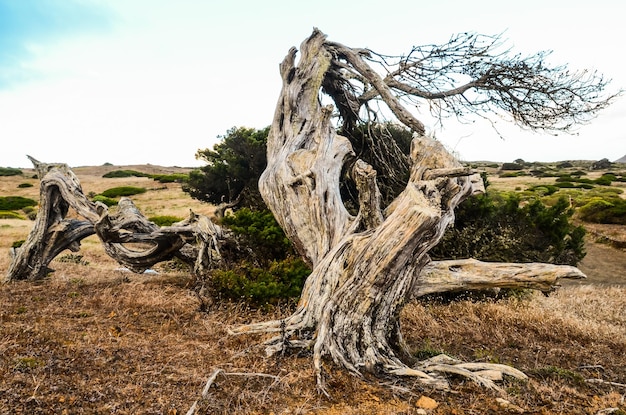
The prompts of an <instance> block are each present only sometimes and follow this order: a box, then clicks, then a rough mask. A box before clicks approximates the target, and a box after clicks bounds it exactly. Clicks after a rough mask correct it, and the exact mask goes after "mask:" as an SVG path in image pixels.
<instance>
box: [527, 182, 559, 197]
mask: <svg viewBox="0 0 626 415" xmlns="http://www.w3.org/2000/svg"><path fill="white" fill-rule="evenodd" d="M528 190H531V191H533V192H535V193H537V194H538V195H540V196H550V195H551V194H554V193H556V192H557V191H558V190H559V188H558V187H557V186H553V185H551V184H545V185H542V186H533V187H531V188H529V189H528Z"/></svg>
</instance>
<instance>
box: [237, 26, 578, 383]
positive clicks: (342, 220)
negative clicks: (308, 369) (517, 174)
mask: <svg viewBox="0 0 626 415" xmlns="http://www.w3.org/2000/svg"><path fill="white" fill-rule="evenodd" d="M362 53H364V52H362V51H358V50H352V49H350V48H347V47H345V46H343V45H340V44H337V43H330V42H328V41H327V40H326V37H325V35H324V34H322V33H321V32H319V31H317V30H315V31H314V33H313V34H312V35H311V37H309V38H308V39H307V40H305V41H304V42H303V44H302V45H301V57H300V60H299V63H298V65H296V49H295V48H292V49H291V50H290V51H289V53H288V54H287V56H286V57H285V59H284V60H283V62H282V63H281V65H280V73H281V77H282V80H283V87H282V91H281V94H280V97H279V100H278V104H277V108H276V112H275V116H274V121H273V123H272V126H271V129H270V133H269V137H268V150H267V151H268V152H267V156H268V157H267V159H268V166H267V169H266V170H265V172H264V173H263V175H262V176H261V179H260V182H259V189H260V191H261V194H262V196H263V198H264V200H265V202H266V203H267V205H268V206H269V207H270V209H271V210H272V212H273V213H274V215H275V217H276V218H277V220H278V222H279V223H280V225H281V226H282V228H283V229H284V230H285V233H286V234H287V236H288V237H289V238H290V239H291V240H292V241H293V242H294V244H295V246H296V248H297V249H298V251H299V252H300V253H301V254H302V256H303V257H304V258H306V259H307V260H308V262H309V263H310V264H311V265H312V267H313V271H312V273H311V275H310V276H309V278H308V279H307V281H306V284H305V287H304V290H303V292H302V297H301V300H300V303H299V307H298V309H297V310H296V312H295V313H294V314H293V315H292V316H290V317H288V318H287V319H285V320H282V321H270V322H264V323H258V324H252V325H248V326H244V327H239V328H237V329H235V330H234V333H251V332H275V333H280V335H277V336H276V337H274V338H272V339H271V340H269V341H268V342H267V346H268V348H267V351H268V353H269V354H272V353H276V352H277V351H280V350H283V349H284V348H286V347H305V348H311V349H312V350H313V360H314V365H315V368H316V370H317V373H318V382H319V385H320V386H322V385H323V383H322V380H323V379H322V359H323V357H325V356H328V357H330V358H331V359H332V360H333V361H334V362H335V363H336V364H338V365H340V366H343V367H345V368H347V369H348V370H349V371H350V372H352V373H354V374H356V375H360V374H361V373H362V372H363V371H368V372H372V373H394V374H405V375H416V376H420V377H421V378H422V380H423V381H424V382H425V383H430V384H435V385H441V384H442V380H441V379H440V378H437V377H434V376H433V375H432V374H427V373H425V372H423V371H418V370H413V369H410V368H408V366H406V364H405V363H404V362H403V358H404V357H406V355H405V350H404V347H403V343H402V336H401V333H400V325H399V314H400V311H401V309H402V307H403V305H404V304H405V303H406V302H407V301H408V300H409V299H410V298H412V297H414V296H421V295H424V294H426V293H432V292H444V291H448V290H453V289H460V287H466V288H470V289H471V288H476V287H481V288H484V287H494V286H515V287H517V286H521V287H525V286H528V287H533V288H541V289H547V288H549V287H551V286H552V285H553V284H554V283H556V280H557V279H558V277H559V276H564V275H566V274H568V272H570V271H572V270H570V269H569V268H568V270H567V271H566V272H564V273H563V272H562V271H563V269H562V268H560V267H558V266H545V267H544V266H530V265H525V266H524V265H520V266H519V267H521V268H523V269H524V270H525V271H524V272H525V276H526V277H527V278H526V277H525V278H526V279H525V278H518V276H517V274H518V272H517V271H512V269H513V268H512V267H516V266H517V265H511V264H508V265H492V264H485V263H477V262H469V263H462V262H455V263H449V264H445V263H439V264H433V263H431V262H430V258H429V257H428V254H427V253H428V251H429V250H430V249H431V248H432V247H433V246H434V245H436V244H437V243H438V241H439V240H440V238H441V237H442V236H443V233H444V231H445V229H446V227H447V226H448V225H449V224H450V223H451V222H452V221H453V220H454V208H455V207H456V206H457V205H458V204H459V203H460V202H461V201H462V200H464V199H465V198H466V197H468V196H470V195H471V194H473V193H476V192H481V191H482V190H483V188H482V180H481V178H480V177H479V176H478V175H477V174H474V172H473V171H471V170H469V169H467V168H464V167H463V166H462V165H461V164H460V163H459V162H458V161H457V160H456V159H455V158H454V157H453V156H452V155H450V153H448V152H447V151H446V149H445V148H444V147H443V146H442V145H441V144H440V143H439V142H437V141H435V140H433V139H431V138H429V137H426V136H425V135H424V134H423V132H424V128H423V125H422V124H421V123H420V122H419V121H418V120H416V119H415V118H413V116H412V115H411V114H410V113H409V112H408V111H406V110H405V109H404V108H403V107H402V106H401V105H400V104H399V103H398V101H397V99H396V98H395V97H394V95H393V94H391V93H390V91H389V88H388V86H387V85H386V84H385V82H384V80H383V79H382V78H380V76H379V75H377V74H376V73H375V72H374V71H372V70H371V69H370V68H369V67H368V66H367V64H366V63H365V62H363V61H362V60H361V58H360V54H362ZM340 60H342V62H339V61H340ZM346 65H350V68H351V69H350V70H351V71H353V72H355V73H356V76H360V77H362V78H365V79H367V81H368V82H369V84H371V85H372V87H373V88H375V89H376V92H377V95H380V96H381V98H382V99H383V100H384V101H385V103H386V104H387V105H388V106H389V108H390V109H391V111H392V112H393V113H394V114H395V115H396V116H397V118H398V119H400V120H401V121H402V122H403V123H404V124H406V125H408V126H410V127H411V128H412V129H413V130H414V131H415V132H416V135H415V138H414V140H413V143H412V148H411V154H410V157H411V171H410V178H409V181H408V183H407V185H406V189H405V190H404V191H403V192H402V193H401V194H400V195H399V196H398V197H397V198H396V199H395V200H394V201H393V202H392V204H391V205H390V206H388V207H387V208H386V209H385V210H384V211H383V210H381V206H380V195H379V190H378V187H377V185H376V171H374V169H373V168H372V167H371V166H369V165H368V164H367V163H365V162H364V161H362V160H357V161H354V159H355V154H354V152H353V151H352V146H351V144H350V142H349V141H348V139H346V138H345V137H342V136H341V135H338V134H337V132H336V131H335V128H333V125H332V124H331V115H332V112H333V108H332V107H330V106H322V105H321V103H320V100H319V94H320V90H321V88H322V87H323V84H324V82H325V78H326V77H327V76H334V75H336V73H337V71H341V70H342V68H345V67H346ZM333 74H334V75H333ZM349 162H350V163H352V166H353V167H352V169H351V176H352V178H353V180H354V181H355V183H356V186H357V189H358V191H359V202H360V208H359V211H358V214H356V215H355V216H353V215H351V214H350V213H349V212H348V211H347V210H346V208H345V207H344V204H343V201H342V198H341V195H340V190H339V189H340V187H339V182H340V178H341V177H340V176H341V174H342V169H343V168H344V165H345V164H347V163H349ZM470 268H471V269H470ZM494 270H495V271H494ZM459 271H464V273H461V272H459ZM484 271H487V275H489V274H494V273H499V271H504V273H502V276H499V277H498V278H494V279H490V278H487V277H481V278H478V280H474V279H472V278H471V277H470V275H473V276H474V277H476V276H477V274H480V273H484ZM452 274H454V275H455V277H453V276H452ZM574 274H575V275H576V276H581V275H582V274H580V272H573V271H572V275H574ZM535 277H536V278H535ZM534 279H536V280H537V281H541V282H540V283H539V282H532V281H534ZM529 281H531V282H529ZM442 367H443V366H441V365H440V366H438V369H436V370H435V369H433V370H432V371H433V372H435V371H437V370H439V371H444V369H442ZM448 370H449V371H454V372H455V373H458V370H461V369H460V368H453V366H451V365H448ZM471 376H474V375H471Z"/></svg>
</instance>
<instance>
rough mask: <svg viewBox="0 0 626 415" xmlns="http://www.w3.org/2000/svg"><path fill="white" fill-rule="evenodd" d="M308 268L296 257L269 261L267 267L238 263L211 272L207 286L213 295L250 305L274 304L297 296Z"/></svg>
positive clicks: (306, 275) (307, 273)
mask: <svg viewBox="0 0 626 415" xmlns="http://www.w3.org/2000/svg"><path fill="white" fill-rule="evenodd" d="M310 272H311V270H310V269H309V267H308V266H307V265H306V264H305V263H304V262H303V261H302V260H301V259H299V258H296V259H294V258H289V259H285V260H282V261H272V262H271V263H270V264H269V267H268V268H259V267H255V266H253V265H251V264H249V263H245V262H242V263H241V264H239V265H238V266H237V267H235V268H233V269H229V270H216V271H214V272H213V274H212V276H211V279H210V285H211V288H212V289H213V290H214V291H215V292H216V294H217V295H218V296H220V297H222V298H225V299H229V300H245V301H248V302H250V303H252V304H253V305H257V306H258V305H263V304H276V303H278V302H280V301H284V300H293V299H295V298H298V297H299V296H300V292H301V291H302V287H303V286H304V281H305V280H306V278H307V277H308V275H309V274H310Z"/></svg>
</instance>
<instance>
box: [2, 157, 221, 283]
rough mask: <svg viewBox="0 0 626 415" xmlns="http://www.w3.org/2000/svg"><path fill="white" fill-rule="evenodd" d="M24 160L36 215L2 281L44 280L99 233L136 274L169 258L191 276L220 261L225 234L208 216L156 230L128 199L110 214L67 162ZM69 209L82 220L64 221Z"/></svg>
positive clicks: (192, 217)
mask: <svg viewBox="0 0 626 415" xmlns="http://www.w3.org/2000/svg"><path fill="white" fill-rule="evenodd" d="M29 158H30V159H31V161H32V162H33V164H34V165H35V168H36V169H37V174H38V175H39V177H40V179H41V184H40V200H39V212H38V213H37V218H36V220H35V225H34V227H33V229H32V230H31V232H30V234H29V235H28V238H27V239H26V241H25V242H24V243H23V244H22V246H20V247H19V248H13V249H12V255H13V260H12V262H11V265H10V266H9V270H8V272H7V275H6V281H11V280H22V279H29V280H39V279H42V278H44V277H45V276H46V275H47V274H48V272H49V271H51V270H50V268H49V267H48V265H49V264H50V262H51V261H52V260H53V259H54V258H55V257H56V256H57V255H59V254H60V253H61V252H62V251H64V250H65V249H69V250H71V251H73V252H78V251H79V249H80V242H81V241H82V240H83V239H84V238H86V237H88V236H91V235H93V234H97V235H98V237H99V238H100V240H101V242H102V245H103V246H104V249H105V251H106V252H107V254H109V255H110V256H111V257H112V258H113V259H115V260H116V261H118V262H119V263H120V264H121V265H123V266H125V267H128V268H129V269H130V270H131V271H134V272H137V273H141V272H143V271H145V270H146V269H148V268H150V267H151V266H152V265H154V264H156V263H158V262H161V261H164V260H168V259H171V258H173V257H178V258H180V259H181V260H182V261H184V262H186V263H187V264H189V265H190V266H191V267H193V269H194V271H195V272H196V273H200V272H203V271H204V270H206V269H207V268H208V267H209V266H210V265H211V264H214V263H216V261H217V260H219V244H220V240H221V239H223V238H225V237H226V236H225V235H224V232H223V230H222V229H221V228H220V227H219V226H217V225H215V224H214V223H212V222H211V221H210V220H209V218H207V217H205V216H201V215H196V214H195V213H193V212H190V215H189V217H188V218H187V219H186V220H184V221H182V222H179V223H176V224H173V225H172V226H168V227H163V228H159V227H158V226H157V225H155V224H154V223H152V222H150V221H149V220H148V219H147V218H146V217H145V216H144V215H143V214H142V213H141V212H140V211H139V209H137V207H136V206H135V205H134V204H133V202H132V201H131V200H130V199H128V198H121V199H120V202H119V203H118V209H117V212H116V213H114V214H110V213H109V210H108V208H107V206H106V205H104V204H102V203H99V202H96V203H94V202H92V201H90V200H89V199H88V198H87V197H86V196H85V195H84V194H83V191H82V188H81V186H80V182H79V180H78V178H77V177H76V175H75V174H74V173H73V172H72V170H71V169H70V168H69V167H68V166H67V165H66V164H62V163H55V164H46V163H42V162H39V161H37V160H35V159H33V158H32V157H29ZM70 208H73V209H74V210H75V211H76V214H77V215H78V216H80V217H82V218H84V220H81V219H75V218H68V217H67V215H68V213H69V211H70ZM131 245H132V246H131Z"/></svg>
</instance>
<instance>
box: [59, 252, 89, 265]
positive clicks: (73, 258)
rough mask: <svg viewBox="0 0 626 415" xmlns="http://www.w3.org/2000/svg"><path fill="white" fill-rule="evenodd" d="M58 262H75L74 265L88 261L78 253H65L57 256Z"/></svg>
mask: <svg viewBox="0 0 626 415" xmlns="http://www.w3.org/2000/svg"><path fill="white" fill-rule="evenodd" d="M57 261H59V262H65V263H68V264H76V265H89V261H87V260H84V259H83V256H82V255H80V254H67V255H62V256H60V257H58V258H57Z"/></svg>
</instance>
